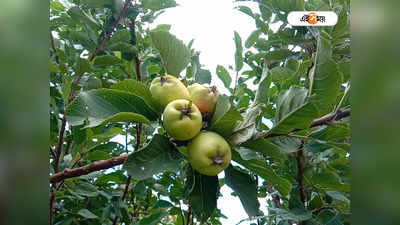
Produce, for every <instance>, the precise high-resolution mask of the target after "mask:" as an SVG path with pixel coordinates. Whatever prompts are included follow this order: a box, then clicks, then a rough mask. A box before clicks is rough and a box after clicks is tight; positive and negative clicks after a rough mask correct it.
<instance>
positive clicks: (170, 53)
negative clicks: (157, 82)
mask: <svg viewBox="0 0 400 225" xmlns="http://www.w3.org/2000/svg"><path fill="white" fill-rule="evenodd" d="M150 37H151V40H152V42H153V45H154V47H155V48H156V49H157V50H158V51H159V52H160V55H161V59H162V62H163V65H164V67H165V69H166V71H167V73H168V74H171V75H174V76H178V75H179V74H180V72H181V71H182V70H183V69H184V68H185V67H186V66H187V65H188V63H189V62H190V59H191V53H190V50H189V49H188V48H187V47H186V46H185V44H184V43H183V42H182V41H181V40H178V39H177V38H176V37H175V36H174V35H172V34H170V33H169V32H166V31H162V30H153V31H151V32H150Z"/></svg>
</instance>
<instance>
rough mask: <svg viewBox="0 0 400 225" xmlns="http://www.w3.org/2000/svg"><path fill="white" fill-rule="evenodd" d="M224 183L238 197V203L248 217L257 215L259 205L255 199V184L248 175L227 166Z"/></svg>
mask: <svg viewBox="0 0 400 225" xmlns="http://www.w3.org/2000/svg"><path fill="white" fill-rule="evenodd" d="M225 183H226V184H227V185H228V186H229V187H230V188H232V190H234V191H235V193H236V194H237V195H238V196H239V198H240V202H241V203H242V205H243V208H244V210H245V211H246V213H247V215H249V217H253V216H257V215H259V208H260V203H259V202H258V199H257V183H256V182H255V181H254V180H253V179H252V178H251V177H250V175H248V174H246V173H243V172H241V171H239V170H237V169H235V168H234V167H232V166H229V167H228V168H227V169H226V170H225Z"/></svg>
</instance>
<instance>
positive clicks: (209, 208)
mask: <svg viewBox="0 0 400 225" xmlns="http://www.w3.org/2000/svg"><path fill="white" fill-rule="evenodd" d="M193 172H194V174H193V177H192V178H191V179H192V180H191V182H194V184H193V183H192V185H194V186H193V190H192V191H191V192H190V194H189V203H190V205H191V206H192V209H193V213H194V214H195V215H196V216H197V218H198V219H199V220H200V221H201V222H205V221H206V220H207V219H208V218H209V217H210V216H211V215H212V214H213V212H214V210H215V209H216V207H217V198H218V192H219V183H218V177H217V176H206V175H202V174H199V173H197V172H196V171H193Z"/></svg>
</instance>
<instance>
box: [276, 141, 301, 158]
mask: <svg viewBox="0 0 400 225" xmlns="http://www.w3.org/2000/svg"><path fill="white" fill-rule="evenodd" d="M273 143H274V144H275V145H276V146H278V147H279V149H280V151H282V152H284V153H287V154H289V153H293V152H297V151H299V148H300V146H301V141H300V140H299V139H298V138H292V137H279V138H278V139H276V140H274V141H273Z"/></svg>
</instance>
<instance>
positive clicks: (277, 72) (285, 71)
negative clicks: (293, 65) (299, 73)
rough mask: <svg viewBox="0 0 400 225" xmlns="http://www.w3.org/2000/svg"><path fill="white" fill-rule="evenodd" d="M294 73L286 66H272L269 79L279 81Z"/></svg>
mask: <svg viewBox="0 0 400 225" xmlns="http://www.w3.org/2000/svg"><path fill="white" fill-rule="evenodd" d="M293 75H295V72H294V71H292V70H291V69H289V68H286V67H280V66H277V67H274V68H272V69H271V79H272V81H273V82H276V83H280V82H282V81H285V80H287V79H289V78H290V77H292V76H293Z"/></svg>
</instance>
